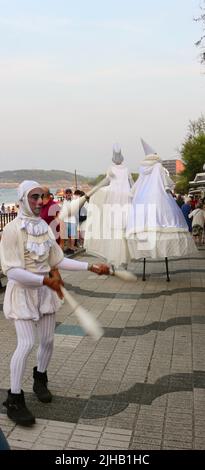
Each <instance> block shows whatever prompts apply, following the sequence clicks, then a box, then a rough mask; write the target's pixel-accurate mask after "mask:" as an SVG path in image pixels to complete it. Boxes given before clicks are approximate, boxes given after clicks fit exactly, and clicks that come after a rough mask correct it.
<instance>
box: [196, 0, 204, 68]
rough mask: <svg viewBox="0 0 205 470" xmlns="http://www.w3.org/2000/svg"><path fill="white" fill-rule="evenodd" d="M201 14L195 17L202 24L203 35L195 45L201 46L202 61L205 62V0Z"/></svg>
mask: <svg viewBox="0 0 205 470" xmlns="http://www.w3.org/2000/svg"><path fill="white" fill-rule="evenodd" d="M200 9H201V14H200V15H199V16H198V18H194V20H195V21H198V22H200V23H201V24H202V36H201V37H200V39H199V40H198V41H196V43H195V45H196V46H197V47H200V48H201V54H200V55H201V62H202V63H205V0H204V1H203V4H201V7H200Z"/></svg>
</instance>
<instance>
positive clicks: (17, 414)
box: [3, 390, 35, 426]
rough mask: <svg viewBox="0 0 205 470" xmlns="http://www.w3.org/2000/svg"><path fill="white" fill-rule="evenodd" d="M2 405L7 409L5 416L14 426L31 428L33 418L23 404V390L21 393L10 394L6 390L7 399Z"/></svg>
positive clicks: (9, 391) (33, 421)
mask: <svg viewBox="0 0 205 470" xmlns="http://www.w3.org/2000/svg"><path fill="white" fill-rule="evenodd" d="M3 405H4V406H5V407H6V408H7V416H8V417H9V418H10V419H12V421H14V422H15V423H16V424H20V425H21V426H31V425H32V424H34V423H35V417H34V416H33V415H32V413H31V412H30V411H29V410H28V408H27V406H26V404H25V399H24V392H23V390H21V393H11V390H8V398H7V400H6V401H4V403H3Z"/></svg>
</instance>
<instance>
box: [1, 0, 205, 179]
mask: <svg viewBox="0 0 205 470" xmlns="http://www.w3.org/2000/svg"><path fill="white" fill-rule="evenodd" d="M199 6H200V0H166V1H164V0H154V1H153V0H143V2H142V1H141V0H75V1H74V0H29V1H28V0H0V159H1V164H0V171H3V170H12V169H23V168H29V169H32V168H42V169H62V170H67V171H72V172H73V171H74V170H76V171H77V173H78V174H83V175H86V176H95V175H98V174H100V173H105V172H106V169H107V168H108V167H109V165H110V164H111V159H112V149H113V145H114V144H115V143H118V144H119V145H120V147H121V149H122V154H123V155H124V158H125V163H126V164H127V166H128V168H129V170H130V171H133V172H135V171H137V168H138V165H139V163H140V161H141V160H142V159H143V157H144V155H143V149H142V146H141V143H140V137H143V139H144V140H145V141H146V142H148V143H149V145H150V146H151V147H153V148H154V149H155V150H156V151H157V152H158V153H159V155H160V156H161V158H162V159H170V158H176V156H177V153H178V148H180V146H181V144H182V142H183V141H184V139H185V136H186V132H187V126H188V123H189V120H196V119H198V117H200V115H201V114H203V113H204V105H205V75H204V70H203V68H202V65H201V64H200V59H199V52H200V51H199V50H198V49H197V48H196V47H195V45H194V43H195V42H196V41H197V40H198V39H199V37H200V36H201V34H202V25H200V24H199V23H196V22H194V21H193V18H194V17H197V16H198V15H199V14H200V8H199Z"/></svg>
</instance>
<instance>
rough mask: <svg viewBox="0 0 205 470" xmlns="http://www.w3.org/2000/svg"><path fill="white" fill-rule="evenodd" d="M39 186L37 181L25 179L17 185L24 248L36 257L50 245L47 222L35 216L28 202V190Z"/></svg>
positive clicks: (43, 252) (47, 249)
mask: <svg viewBox="0 0 205 470" xmlns="http://www.w3.org/2000/svg"><path fill="white" fill-rule="evenodd" d="M40 187H41V185H40V184H39V183H37V181H32V180H25V181H23V182H22V183H21V184H20V185H19V187H18V199H19V208H20V209H19V214H18V217H19V218H20V219H21V229H22V230H23V229H24V230H25V231H26V233H27V244H26V248H27V250H28V251H29V252H31V253H34V254H35V255H37V257H39V256H42V255H44V254H45V253H46V252H47V251H49V249H50V247H51V245H52V242H51V240H50V238H49V235H48V225H47V223H46V222H45V221H44V220H43V219H42V218H41V217H37V216H35V214H34V213H33V212H32V210H31V208H30V205H29V202H28V194H29V193H30V191H31V190H32V189H35V188H40Z"/></svg>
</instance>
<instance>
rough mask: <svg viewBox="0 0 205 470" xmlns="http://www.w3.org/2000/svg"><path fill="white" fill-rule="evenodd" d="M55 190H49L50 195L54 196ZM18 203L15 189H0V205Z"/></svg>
mask: <svg viewBox="0 0 205 470" xmlns="http://www.w3.org/2000/svg"><path fill="white" fill-rule="evenodd" d="M55 192H56V188H54V189H53V188H52V189H51V193H53V194H55ZM17 201H18V196H17V188H0V205H1V204H2V202H4V204H5V205H9V204H10V205H11V204H15V203H17Z"/></svg>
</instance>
